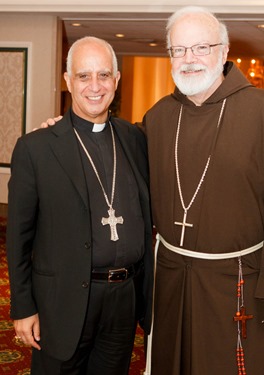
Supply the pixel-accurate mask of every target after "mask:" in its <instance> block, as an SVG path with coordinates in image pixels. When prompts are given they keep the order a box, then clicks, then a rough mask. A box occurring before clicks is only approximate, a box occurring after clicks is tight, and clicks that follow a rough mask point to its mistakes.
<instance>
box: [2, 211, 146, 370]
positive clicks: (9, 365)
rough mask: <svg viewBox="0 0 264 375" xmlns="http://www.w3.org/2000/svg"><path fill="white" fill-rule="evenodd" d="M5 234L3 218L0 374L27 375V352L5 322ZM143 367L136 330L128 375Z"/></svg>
mask: <svg viewBox="0 0 264 375" xmlns="http://www.w3.org/2000/svg"><path fill="white" fill-rule="evenodd" d="M5 232H6V219H5V218H1V217H0V375H30V368H29V367H30V355H31V349H30V348H29V347H26V346H25V345H22V344H20V343H18V342H16V340H15V337H14V330H13V324H12V321H11V320H10V319H9V303H10V292H9V280H8V271H7V261H6V251H5ZM144 368H145V360H144V345H143V332H142V330H141V328H139V327H138V328H137V332H136V337H135V343H134V350H133V354H132V358H131V365H130V371H129V375H142V374H143V371H144ZM51 375H52V374H51ZM98 375H103V374H98ZM120 375H121V374H120Z"/></svg>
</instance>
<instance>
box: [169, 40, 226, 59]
mask: <svg viewBox="0 0 264 375" xmlns="http://www.w3.org/2000/svg"><path fill="white" fill-rule="evenodd" d="M222 45H223V43H217V44H208V43H203V44H195V45H194V46H191V47H183V46H177V47H174V46H172V47H170V48H168V51H169V54H170V57H176V58H178V57H183V56H185V55H186V52H187V49H190V50H191V51H192V53H193V54H194V56H206V55H210V53H211V48H212V47H216V46H222Z"/></svg>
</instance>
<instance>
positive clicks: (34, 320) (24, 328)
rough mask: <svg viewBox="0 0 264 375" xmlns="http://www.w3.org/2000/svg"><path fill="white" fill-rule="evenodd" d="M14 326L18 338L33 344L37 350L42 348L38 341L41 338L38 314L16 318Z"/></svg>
mask: <svg viewBox="0 0 264 375" xmlns="http://www.w3.org/2000/svg"><path fill="white" fill-rule="evenodd" d="M14 328H15V331H16V338H17V339H18V340H21V341H22V342H23V343H24V344H26V345H30V346H33V347H34V348H36V349H37V350H41V347H40V345H39V344H38V341H39V340H40V325H39V316H38V314H35V315H32V316H29V317H28V318H24V319H17V320H14Z"/></svg>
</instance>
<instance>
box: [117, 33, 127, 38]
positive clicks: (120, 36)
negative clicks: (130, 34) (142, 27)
mask: <svg viewBox="0 0 264 375" xmlns="http://www.w3.org/2000/svg"><path fill="white" fill-rule="evenodd" d="M115 36H116V37H117V38H124V36H125V34H116V35H115Z"/></svg>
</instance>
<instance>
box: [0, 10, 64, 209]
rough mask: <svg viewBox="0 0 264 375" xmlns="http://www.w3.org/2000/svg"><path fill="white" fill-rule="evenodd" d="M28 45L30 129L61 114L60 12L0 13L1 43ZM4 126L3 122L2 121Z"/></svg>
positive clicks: (2, 186)
mask: <svg viewBox="0 0 264 375" xmlns="http://www.w3.org/2000/svg"><path fill="white" fill-rule="evenodd" d="M24 44H25V47H28V52H29V57H28V60H29V61H28V87H27V111H26V132H29V131H31V130H32V129H33V128H34V127H38V126H39V124H40V123H41V122H42V121H43V120H45V119H47V118H48V117H52V116H54V115H57V114H59V111H60V110H59V106H60V102H59V98H60V95H57V93H60V79H59V77H60V76H61V71H60V65H61V44H62V41H61V27H60V24H59V23H58V21H57V17H56V16H51V15H41V14H34V15H32V14H31V15H29V14H23V13H20V14H18V13H12V14H11V13H10V14H8V13H4V14H3V13H1V14H0V47H15V46H18V47H22V46H23V45H24ZM0 126H1V123H0ZM9 176H10V171H9V169H8V168H0V203H7V181H8V179H9Z"/></svg>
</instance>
